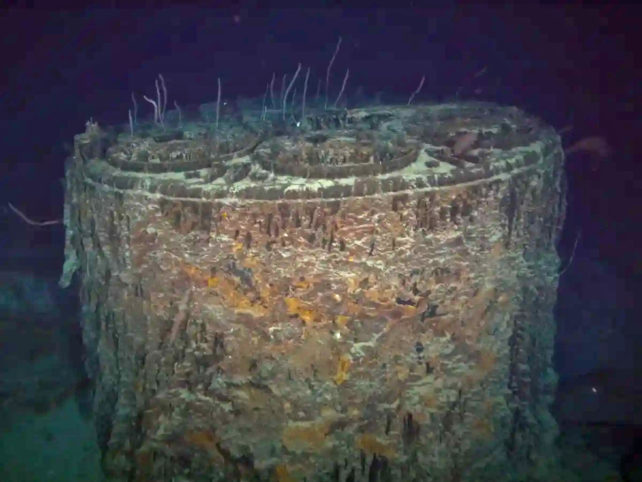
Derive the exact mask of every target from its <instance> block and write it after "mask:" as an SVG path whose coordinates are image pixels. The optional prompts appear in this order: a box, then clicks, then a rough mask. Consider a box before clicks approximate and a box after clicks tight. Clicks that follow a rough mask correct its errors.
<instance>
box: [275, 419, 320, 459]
mask: <svg viewBox="0 0 642 482" xmlns="http://www.w3.org/2000/svg"><path fill="white" fill-rule="evenodd" d="M329 432H330V423H329V422H327V421H324V422H294V423H292V424H290V425H288V426H287V427H286V428H285V430H284V431H283V434H282V435H281V441H282V442H283V445H284V446H285V447H286V448H287V449H288V450H291V451H293V452H313V453H315V452H320V451H321V450H322V449H323V448H324V447H325V440H326V437H327V435H328V433H329Z"/></svg>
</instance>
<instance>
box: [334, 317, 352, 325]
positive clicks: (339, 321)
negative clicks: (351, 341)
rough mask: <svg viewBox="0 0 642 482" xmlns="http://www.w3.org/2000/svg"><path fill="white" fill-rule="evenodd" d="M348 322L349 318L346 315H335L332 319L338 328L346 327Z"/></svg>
mask: <svg viewBox="0 0 642 482" xmlns="http://www.w3.org/2000/svg"><path fill="white" fill-rule="evenodd" d="M348 321H350V317H349V316H346V315H337V316H336V317H335V318H334V322H335V323H336V324H337V326H338V327H339V328H345V327H346V325H347V324H348Z"/></svg>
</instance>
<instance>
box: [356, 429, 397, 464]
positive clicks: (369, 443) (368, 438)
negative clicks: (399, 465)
mask: <svg viewBox="0 0 642 482" xmlns="http://www.w3.org/2000/svg"><path fill="white" fill-rule="evenodd" d="M357 448H358V449H359V450H363V451H364V452H365V453H366V454H368V455H383V456H384V457H386V458H388V459H392V458H394V457H395V456H396V455H397V453H396V451H395V449H394V448H393V447H391V446H390V445H389V444H387V443H386V442H382V441H381V440H379V439H378V438H377V437H376V436H375V435H374V434H371V433H364V434H362V435H359V437H357Z"/></svg>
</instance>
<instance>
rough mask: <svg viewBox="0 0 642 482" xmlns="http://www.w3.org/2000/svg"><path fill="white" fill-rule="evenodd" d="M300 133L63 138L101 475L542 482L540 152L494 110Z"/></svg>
mask: <svg viewBox="0 0 642 482" xmlns="http://www.w3.org/2000/svg"><path fill="white" fill-rule="evenodd" d="M307 123H308V126H310V127H309V128H308V129H306V130H305V131H301V130H298V129H295V128H292V129H288V128H284V129H281V128H277V127H275V126H274V125H271V124H270V123H267V122H266V123H264V125H262V124H261V123H260V122H258V121H256V120H255V122H254V123H252V122H246V123H244V124H239V125H236V126H229V127H228V128H227V129H226V130H224V131H222V132H220V133H218V135H217V136H216V138H215V139H212V138H209V137H207V136H205V135H204V134H203V129H201V130H199V126H198V125H192V126H191V128H189V126H188V128H186V130H185V133H181V135H180V136H177V137H179V138H176V139H174V140H165V139H161V140H160V141H156V140H154V138H153V137H145V138H143V137H134V138H131V137H130V136H128V135H127V136H125V135H121V136H119V137H118V138H114V137H111V138H109V136H107V135H105V134H104V133H103V132H102V131H101V130H100V128H98V127H97V126H90V127H88V130H87V132H86V133H85V134H81V135H78V136H77V137H76V140H75V154H74V156H73V157H72V158H71V159H70V162H69V166H68V172H67V200H66V226H67V234H68V236H67V240H68V243H67V263H66V265H65V273H64V275H63V280H64V281H69V279H70V276H71V274H72V272H73V271H75V270H78V273H79V275H80V276H79V279H80V281H81V294H82V301H83V307H84V308H83V316H84V318H83V319H84V334H85V341H86V344H87V347H88V350H89V352H90V357H89V360H88V364H89V367H90V369H91V371H92V374H93V375H94V377H95V379H96V383H97V387H96V400H95V411H96V420H97V428H98V432H99V434H100V437H101V444H102V447H103V450H104V451H105V465H106V468H107V470H108V472H109V473H110V474H112V475H114V476H116V477H121V478H128V477H129V478H132V479H135V480H170V479H171V477H179V476H182V477H185V478H186V479H185V480H235V479H242V480H245V479H247V480H249V479H252V480H279V481H289V480H303V478H304V477H306V480H341V481H344V480H354V481H359V480H480V478H486V477H488V478H491V477H498V478H503V477H502V476H503V475H505V474H506V473H508V472H509V471H510V473H514V474H519V473H522V472H528V471H530V472H529V473H532V472H533V470H540V471H542V470H545V469H543V468H542V467H543V466H544V465H545V464H544V461H545V460H546V461H548V462H547V463H549V464H553V463H554V461H555V453H554V448H553V446H552V442H553V437H554V436H555V434H556V425H555V423H554V420H553V419H552V417H551V416H550V413H549V410H548V405H549V404H550V403H551V401H552V398H553V394H554V387H555V374H554V372H553V370H552V364H551V356H552V349H553V334H554V322H553V318H552V307H553V304H554V302H555V295H556V287H557V268H558V258H557V255H556V252H555V242H556V240H557V237H558V235H559V231H560V226H561V223H562V221H563V214H564V208H565V201H564V177H563V154H562V150H561V146H560V141H559V137H558V136H557V135H556V133H555V132H554V131H553V130H552V129H551V128H549V127H547V126H545V125H543V124H542V123H540V122H539V121H537V120H535V119H532V118H530V117H528V116H526V115H524V114H523V113H522V112H521V111H519V110H517V109H514V108H504V107H498V106H495V105H491V104H449V105H437V106H417V107H377V108H367V109H355V110H352V111H340V112H322V113H317V114H311V115H310V117H309V118H308V120H307ZM471 133H473V134H471ZM463 136H468V137H467V138H465V137H463ZM206 474H207V475H206ZM205 477H209V478H207V479H205Z"/></svg>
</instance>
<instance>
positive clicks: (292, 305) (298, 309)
mask: <svg viewBox="0 0 642 482" xmlns="http://www.w3.org/2000/svg"><path fill="white" fill-rule="evenodd" d="M284 301H285V306H286V307H287V309H288V314H290V315H297V316H298V317H299V318H301V319H302V320H303V321H304V323H305V324H306V325H309V324H311V323H315V322H319V321H322V319H323V317H322V315H321V313H320V312H319V311H317V310H315V309H314V308H313V307H312V305H311V304H310V303H306V302H305V301H303V300H300V299H299V298H293V297H287V298H284Z"/></svg>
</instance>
